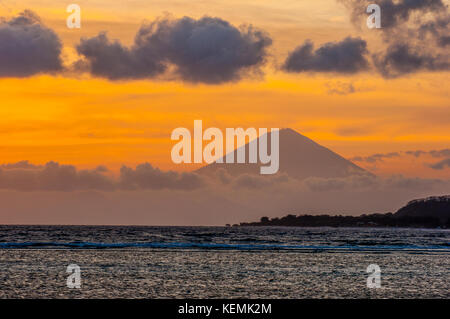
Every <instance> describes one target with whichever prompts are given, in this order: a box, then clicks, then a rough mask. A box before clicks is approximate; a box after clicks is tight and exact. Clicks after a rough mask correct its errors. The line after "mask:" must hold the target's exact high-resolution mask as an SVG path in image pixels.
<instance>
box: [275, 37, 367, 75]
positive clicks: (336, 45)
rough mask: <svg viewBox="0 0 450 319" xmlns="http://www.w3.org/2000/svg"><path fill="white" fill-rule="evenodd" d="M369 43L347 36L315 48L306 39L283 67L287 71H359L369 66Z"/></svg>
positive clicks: (350, 72) (290, 55)
mask: <svg viewBox="0 0 450 319" xmlns="http://www.w3.org/2000/svg"><path fill="white" fill-rule="evenodd" d="M367 53H368V51H367V43H366V41H364V40H362V39H360V38H351V37H347V38H345V39H344V40H342V41H341V42H328V43H325V44H323V45H322V46H321V47H319V48H318V49H316V50H314V43H313V42H311V41H310V40H307V41H305V42H304V43H303V44H302V45H300V46H298V47H297V48H296V49H295V50H294V51H292V52H291V53H289V55H288V57H287V59H286V61H285V62H284V64H283V66H282V68H283V69H284V70H285V71H287V72H297V73H299V72H336V73H344V74H345V73H347V74H352V73H357V72H360V71H363V70H366V69H367V68H368V67H369V63H368V60H367V58H366V54H367Z"/></svg>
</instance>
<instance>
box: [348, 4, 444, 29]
mask: <svg viewBox="0 0 450 319" xmlns="http://www.w3.org/2000/svg"><path fill="white" fill-rule="evenodd" d="M339 2H341V3H343V4H344V5H345V6H346V7H348V8H349V9H350V10H351V11H352V12H351V15H352V20H353V22H354V23H356V24H358V23H359V22H360V21H361V18H362V17H363V16H364V15H365V13H366V8H367V6H368V5H369V4H370V3H373V1H367V0H339ZM376 4H377V5H379V6H380V8H381V26H382V27H383V28H393V27H396V26H398V25H399V24H401V23H404V22H406V21H408V20H409V18H410V17H411V15H412V14H413V13H417V12H420V13H422V14H425V13H426V12H439V11H441V10H445V9H446V6H445V4H444V3H443V2H442V0H398V1H393V0H379V1H376Z"/></svg>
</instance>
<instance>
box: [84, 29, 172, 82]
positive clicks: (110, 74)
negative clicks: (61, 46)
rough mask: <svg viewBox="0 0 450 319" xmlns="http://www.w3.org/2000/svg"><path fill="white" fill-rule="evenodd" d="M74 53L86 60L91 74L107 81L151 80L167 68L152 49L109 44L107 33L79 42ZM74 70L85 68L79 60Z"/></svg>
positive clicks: (113, 42) (115, 42)
mask: <svg viewBox="0 0 450 319" xmlns="http://www.w3.org/2000/svg"><path fill="white" fill-rule="evenodd" d="M77 51H78V53H79V54H81V55H83V56H84V57H85V58H86V59H87V60H88V61H89V65H90V71H91V73H92V74H94V75H96V76H100V77H105V78H108V79H110V80H119V79H141V78H151V77H154V76H156V75H158V74H160V73H162V72H164V71H165V69H166V66H165V65H164V64H163V63H162V60H161V59H160V58H159V57H158V56H155V52H152V50H145V48H142V47H135V48H132V49H129V48H127V47H125V46H123V45H122V44H121V43H120V42H119V41H110V40H109V39H108V37H107V35H106V33H100V34H99V35H98V36H96V37H93V38H90V39H81V42H80V44H79V45H78V46H77ZM77 67H78V68H81V67H83V68H85V67H86V66H85V65H83V64H82V62H81V61H80V62H78V66H77Z"/></svg>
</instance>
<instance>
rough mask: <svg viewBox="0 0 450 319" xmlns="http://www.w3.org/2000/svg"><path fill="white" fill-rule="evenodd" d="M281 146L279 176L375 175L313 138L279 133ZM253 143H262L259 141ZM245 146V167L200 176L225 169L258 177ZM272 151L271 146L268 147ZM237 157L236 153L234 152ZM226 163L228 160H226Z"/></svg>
mask: <svg viewBox="0 0 450 319" xmlns="http://www.w3.org/2000/svg"><path fill="white" fill-rule="evenodd" d="M270 134H271V132H269V133H267V135H268V136H267V141H269V145H270ZM279 141H280V143H279V145H280V169H279V172H280V173H286V174H287V175H289V176H291V177H294V178H298V179H305V178H308V177H323V178H335V177H347V176H351V175H372V174H371V173H369V172H368V171H366V170H364V169H362V168H361V167H359V166H357V165H355V164H353V163H352V162H350V161H349V160H347V159H345V158H343V157H342V156H340V155H338V154H336V153H335V152H333V151H331V150H329V149H328V148H326V147H324V146H321V145H319V144H318V143H316V142H314V141H313V140H311V139H310V138H308V137H306V136H304V135H302V134H300V133H298V132H297V131H295V130H293V129H291V128H282V129H280V130H279ZM250 143H259V138H257V139H256V140H253V141H251V142H250ZM250 143H247V144H246V145H245V146H242V147H243V148H245V154H246V163H225V160H224V163H212V164H210V165H207V166H204V167H202V168H200V169H198V170H197V172H198V173H200V174H206V175H211V174H215V173H216V171H217V170H218V169H219V168H223V169H225V170H226V171H227V172H228V173H229V174H230V175H233V176H236V175H241V174H259V168H260V166H261V165H262V164H261V163H255V164H250V163H248V150H249V144H250ZM268 148H269V151H270V146H268ZM233 153H234V156H236V153H237V150H235V151H234V152H233ZM224 159H225V157H224Z"/></svg>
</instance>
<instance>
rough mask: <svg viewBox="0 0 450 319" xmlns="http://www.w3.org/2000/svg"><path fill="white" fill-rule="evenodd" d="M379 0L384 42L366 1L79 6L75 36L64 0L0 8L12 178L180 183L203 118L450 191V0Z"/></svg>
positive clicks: (0, 141) (0, 144)
mask: <svg viewBox="0 0 450 319" xmlns="http://www.w3.org/2000/svg"><path fill="white" fill-rule="evenodd" d="M372 2H374V3H380V5H381V7H382V16H381V17H382V28H381V29H369V28H367V26H366V25H365V19H366V18H367V16H368V14H366V13H365V12H364V11H365V7H366V4H367V3H366V2H365V1H363V0H354V1H352V0H316V1H308V0H296V1H293V0H281V1H280V0H277V1H275V0H239V1H238V0H205V1H197V0H190V1H185V0H177V1H173V0H164V1H162V0H161V1H159V0H156V1H146V0H128V1H124V0H117V1H109V0H108V1H106V0H89V1H87V0H86V1H82V0H78V1H76V0H74V3H76V4H78V5H79V6H80V7H81V28H79V29H76V28H75V29H69V28H68V27H67V26H66V19H67V17H68V16H69V13H67V12H66V7H67V5H68V2H67V1H62V0H21V1H16V0H0V17H1V19H0V94H1V96H2V102H1V103H0V154H1V163H0V164H1V165H3V166H2V169H3V171H6V170H7V169H8V168H7V167H8V166H7V165H10V166H9V167H10V169H11V167H13V166H14V163H22V164H23V163H29V164H26V165H30V167H33V166H36V167H41V168H42V167H44V166H45V165H46V163H48V162H54V163H58V164H57V165H71V166H73V167H74V168H76V169H77V170H78V171H80V170H85V171H89V172H94V171H95V172H97V171H96V170H98V171H102V172H104V174H105V175H108V176H119V175H120V174H121V172H120V169H121V167H123V166H126V167H129V168H134V167H136V166H137V165H140V164H142V163H146V162H148V163H151V165H152V167H154V168H159V169H161V170H163V171H166V170H174V171H176V172H179V173H177V174H183V172H189V171H193V170H194V169H196V168H198V165H176V164H174V163H173V162H172V160H171V158H170V151H171V148H172V146H173V145H174V142H173V141H171V140H170V134H171V132H172V131H173V130H174V129H175V128H178V127H186V128H189V129H190V130H192V128H193V121H194V120H198V119H201V120H202V121H203V125H204V127H218V128H221V129H225V128H227V127H244V128H248V127H256V128H258V127H269V128H271V127H279V128H292V129H294V130H295V131H297V132H299V133H301V134H303V135H305V136H307V137H309V138H311V139H312V140H314V141H316V142H317V143H319V144H320V145H323V146H325V147H327V148H329V149H331V150H333V151H334V152H336V153H338V154H340V155H341V156H343V157H345V158H347V159H350V160H352V161H353V162H354V163H355V164H357V165H359V166H361V167H364V168H366V169H367V170H369V171H370V172H372V173H374V174H376V175H377V176H379V177H382V178H385V179H391V178H392V176H402V177H403V178H406V179H413V180H416V181H417V180H419V179H420V181H423V180H424V181H431V180H433V181H435V180H443V181H447V180H449V179H450V155H449V153H450V151H449V149H450V130H449V127H450V96H449V90H448V87H449V69H450V67H449V66H450V58H449V50H448V48H449V47H448V46H449V32H448V30H449V28H448V22H449V21H450V20H449V11H448V4H449V1H447V0H417V1H412V2H407V1H403V0H399V1H393V2H392V1H391V0H380V1H372ZM408 3H409V4H408ZM414 3H416V4H415V5H416V6H415V7H411V5H413V4H414ZM392 4H393V5H392ZM24 12H25V13H24ZM205 43H213V44H212V45H211V46H208V45H205ZM230 48H232V49H230ZM199 61H200V62H199ZM2 70H3V71H2ZM23 161H28V162H23ZM11 165H13V166H11ZM24 165H25V164H24ZM26 165H25V166H26ZM22 166H23V165H22ZM17 167H20V165H18V166H17ZM99 167H100V169H99ZM22 168H23V167H22ZM0 173H1V172H0ZM1 176H2V175H1V174H0V179H1ZM5 176H6V175H5ZM20 178H21V177H20V174H19V175H18V176H16V177H14V179H15V180H19V179H20ZM14 183H15V181H12V182H11V181H7V182H4V183H3V184H2V183H0V184H2V185H6V186H2V187H3V188H2V189H3V192H10V191H12V190H14V191H17V189H16V188H15V187H13V186H11V185H14ZM438 189H439V188H438ZM439 190H441V191H444V188H440V189H439ZM19 191H22V190H19ZM96 191H98V190H96ZM221 193H223V192H222V191H221ZM16 195H17V194H16ZM412 195H413V194H411V193H410V192H408V193H407V195H406V194H405V195H404V197H402V200H406V198H407V196H412ZM5 196H6V197H8V196H7V195H5ZM24 196H34V197H33V198H35V197H36V196H37V197H36V198H39V199H42V198H44V197H47V196H50V195H49V194H48V193H45V194H43V195H42V194H41V195H39V194H37V193H35V194H29V193H27V194H26V195H24ZM61 196H68V195H67V194H64V195H61ZM74 196H75V195H74ZM76 196H79V195H76ZM102 196H103V195H102ZM108 196H109V195H108ZM126 196H127V198H128V197H130V196H133V195H130V194H128V193H127V195H126ZM136 196H137V195H136ZM155 196H156V195H155ZM183 196H184V195H183ZM189 196H191V195H189ZM189 196H188V197H189ZM34 200H35V199H34ZM81 201H83V200H81ZM15 203H16V204H13V203H9V204H8V205H9V206H8V207H9V210H10V211H14V210H17V211H19V212H23V211H25V210H26V208H23V207H22V208H20V209H19V208H17V207H18V206H17V205H18V204H17V202H15ZM65 203H66V202H65ZM394 203H395V205H398V204H399V202H389V204H388V203H387V204H386V205H385V206H383V207H376V209H388V207H387V206H388V205H394ZM55 205H56V204H55ZM61 205H62V204H61ZM64 205H66V204H64ZM161 205H162V204H161ZM330 205H331V203H330ZM292 207H295V205H294V204H292ZM311 207H312V206H311ZM361 207H362V206H358V207H353V208H352V209H354V211H356V210H358V209H361ZM344 208H345V206H342V209H344ZM47 209H48V207H47ZM195 209H197V208H195ZM43 211H44V208H43ZM136 211H139V209H136ZM11 214H12V213H11ZM137 214H138V213H137ZM256 214H257V213H256V212H255V216H256ZM50 215H51V214H50ZM0 216H1V215H0ZM4 216H5V215H4ZM51 216H53V215H51ZM11 218H12V217H11ZM11 218H9V217H8V218H4V220H5V222H8V221H9V222H16V221H17V222H27V221H28V219H26V218H25V217H24V218H22V217H21V218H17V219H15V217H14V218H12V219H11ZM39 218H40V217H39V216H38V217H37V219H36V222H38V221H40V220H41V219H39ZM33 220H34V219H33ZM42 220H44V219H42ZM45 220H46V221H48V222H51V221H52V220H53V219H52V218H51V217H49V218H48V219H45ZM155 220H156V219H155ZM199 220H201V218H200V219H199ZM67 221H68V220H67V219H61V220H60V221H59V222H62V223H64V222H67ZM88 221H89V219H88ZM88 221H87V222H88ZM0 222H2V220H1V219H0ZM72 222H74V221H72ZM121 222H123V221H121ZM139 222H140V220H139ZM142 222H145V220H143V221H142ZM167 222H169V221H167Z"/></svg>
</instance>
